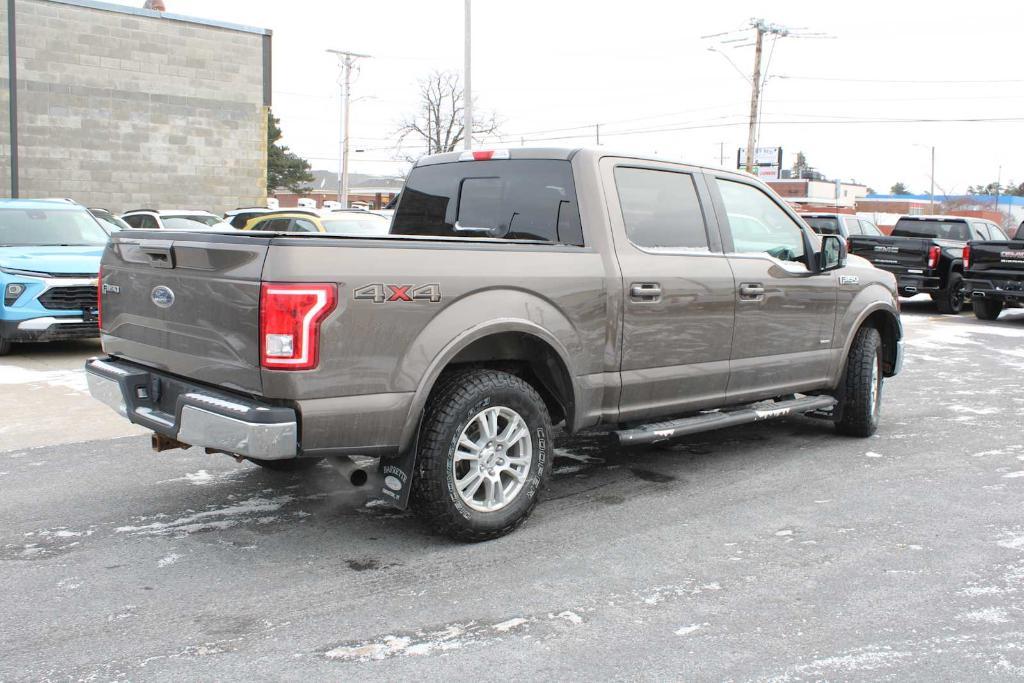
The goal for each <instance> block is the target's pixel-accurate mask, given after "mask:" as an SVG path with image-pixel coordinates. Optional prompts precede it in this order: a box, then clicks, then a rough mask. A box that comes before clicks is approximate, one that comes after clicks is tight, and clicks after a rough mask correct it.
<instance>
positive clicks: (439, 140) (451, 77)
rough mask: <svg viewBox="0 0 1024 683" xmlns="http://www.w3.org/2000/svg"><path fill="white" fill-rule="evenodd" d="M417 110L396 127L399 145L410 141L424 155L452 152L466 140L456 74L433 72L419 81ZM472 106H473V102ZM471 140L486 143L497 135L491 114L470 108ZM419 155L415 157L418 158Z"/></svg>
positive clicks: (459, 87)
mask: <svg viewBox="0 0 1024 683" xmlns="http://www.w3.org/2000/svg"><path fill="white" fill-rule="evenodd" d="M419 88H420V105H419V110H418V111H417V112H416V113H415V114H413V115H412V116H409V117H406V118H405V119H403V120H402V122H401V124H400V125H399V128H398V131H397V134H398V145H399V147H401V145H402V144H403V143H406V142H408V141H410V140H411V141H412V143H415V146H416V147H417V148H424V150H425V153H427V154H437V153H439V152H453V151H455V150H456V149H458V147H459V145H460V144H461V143H462V141H463V139H465V137H466V131H465V127H464V119H463V89H462V81H461V79H460V78H459V75H458V74H457V73H454V72H451V71H435V72H433V73H432V74H430V75H429V76H427V77H426V78H424V79H422V80H420V83H419ZM473 104H474V105H475V104H476V99H475V98H474V100H473ZM473 112H474V114H475V116H474V118H473V140H474V141H476V140H481V141H482V140H486V139H487V137H489V136H491V135H494V134H496V133H497V131H498V127H499V123H498V117H497V116H496V115H495V114H494V112H490V113H488V112H482V111H480V110H479V109H478V108H477V107H476V106H474V107H473ZM422 154H423V152H420V153H418V154H416V155H414V156H421V155H422Z"/></svg>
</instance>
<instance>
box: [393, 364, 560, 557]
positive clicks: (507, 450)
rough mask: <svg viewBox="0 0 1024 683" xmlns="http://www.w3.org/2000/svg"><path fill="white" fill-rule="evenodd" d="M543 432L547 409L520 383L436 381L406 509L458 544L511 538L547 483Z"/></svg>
mask: <svg viewBox="0 0 1024 683" xmlns="http://www.w3.org/2000/svg"><path fill="white" fill-rule="evenodd" d="M550 433H551V418H550V417H549V415H548V410H547V406H546V405H545V404H544V400H543V399H542V398H541V396H540V394H538V393H537V391H536V389H534V388H533V387H532V386H530V384H529V383H527V382H526V381H524V380H523V379H521V378H519V377H516V376H515V375H512V374H509V373H507V372H499V371H496V370H479V369H478V370H468V371H464V372H456V373H452V374H450V375H448V376H446V377H443V378H442V379H441V380H440V381H439V383H438V386H437V388H435V389H434V391H433V393H432V394H431V397H430V400H429V401H428V402H427V407H426V410H425V412H424V417H423V424H422V426H421V431H420V440H419V453H418V456H417V459H416V474H415V477H414V478H413V489H412V505H413V508H414V509H415V510H416V512H417V513H418V514H419V515H420V516H421V517H422V518H423V519H424V520H425V521H426V522H427V524H428V525H429V526H430V527H431V528H432V529H434V530H435V531H437V532H438V533H441V534H445V535H447V536H450V537H451V538H454V539H457V540H460V541H486V540H489V539H492V538H498V537H500V536H504V535H505V534H508V533H510V532H511V531H513V530H515V529H516V528H517V527H518V526H519V525H520V524H522V523H523V522H525V521H526V519H527V517H529V516H530V513H531V512H533V508H534V507H536V505H537V501H538V498H539V495H540V491H541V489H542V488H543V487H544V486H545V484H546V483H547V480H548V477H549V476H550V473H551V463H552V460H553V455H552V453H551V452H550V449H551V438H550Z"/></svg>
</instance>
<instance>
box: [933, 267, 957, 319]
mask: <svg viewBox="0 0 1024 683" xmlns="http://www.w3.org/2000/svg"><path fill="white" fill-rule="evenodd" d="M933 298H934V299H935V303H936V305H937V306H938V307H939V313H943V314H945V315H958V314H959V313H960V311H962V310H963V309H964V276H963V275H961V274H960V273H950V274H949V279H948V280H947V281H946V288H945V289H943V290H941V291H939V292H938V293H937V294H936V295H935V296H934V297H933Z"/></svg>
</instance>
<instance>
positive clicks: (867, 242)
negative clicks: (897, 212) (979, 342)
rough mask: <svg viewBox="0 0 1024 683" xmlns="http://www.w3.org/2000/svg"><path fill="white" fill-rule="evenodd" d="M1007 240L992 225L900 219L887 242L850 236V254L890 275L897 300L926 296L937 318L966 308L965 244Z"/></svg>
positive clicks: (955, 219)
mask: <svg viewBox="0 0 1024 683" xmlns="http://www.w3.org/2000/svg"><path fill="white" fill-rule="evenodd" d="M972 239H1006V235H1005V234H1004V233H1003V232H1002V229H1001V228H1000V227H999V226H998V225H996V224H995V223H992V222H991V221H987V220H983V219H980V218H964V217H962V216H934V215H929V216H901V217H900V219H899V220H898V221H896V226H895V227H894V228H893V230H892V233H891V234H890V235H889V236H888V237H884V236H883V237H868V236H851V237H850V240H849V244H850V253H852V254H855V255H857V256H863V257H864V258H866V259H867V260H869V261H871V262H872V263H874V264H875V265H876V266H877V267H879V268H881V269H882V270H887V271H889V272H890V273H893V274H894V275H895V276H896V278H897V281H898V283H899V292H900V295H901V296H914V295H915V294H929V295H931V297H932V300H933V301H934V302H935V305H936V306H937V307H938V309H939V312H940V313H947V314H958V313H960V311H961V310H963V306H964V300H965V297H964V261H963V251H964V246H965V245H966V244H967V242H968V240H972Z"/></svg>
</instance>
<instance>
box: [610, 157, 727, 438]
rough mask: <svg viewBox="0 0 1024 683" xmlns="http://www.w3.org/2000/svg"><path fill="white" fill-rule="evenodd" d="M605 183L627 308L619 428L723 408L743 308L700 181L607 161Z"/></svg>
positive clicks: (667, 169)
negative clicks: (736, 321)
mask: <svg viewBox="0 0 1024 683" xmlns="http://www.w3.org/2000/svg"><path fill="white" fill-rule="evenodd" d="M602 176H603V181H604V185H605V190H606V192H605V194H606V196H607V197H608V203H609V214H610V218H611V223H612V234H613V237H614V240H615V251H616V254H617V257H618V261H619V267H620V269H621V272H622V286H623V289H624V297H623V299H624V302H625V303H624V305H623V312H622V316H623V332H622V363H621V378H622V391H621V395H620V405H619V410H620V412H619V416H620V419H622V420H630V419H642V418H648V417H656V416H659V415H671V414H674V413H675V414H678V413H682V412H686V411H688V410H694V409H698V408H701V407H704V406H707V405H715V404H720V403H721V402H722V401H723V399H724V397H725V391H726V386H727V383H728V378H729V355H730V349H731V347H732V326H733V318H734V315H735V307H736V304H735V299H734V297H733V290H734V281H733V276H732V270H731V268H730V267H729V261H728V259H727V258H726V257H725V255H724V253H723V252H722V245H721V238H720V236H719V235H718V231H717V228H716V226H715V223H714V220H713V213H712V211H713V210H712V209H711V203H710V197H709V195H708V194H707V187H706V184H705V181H704V177H703V175H702V174H701V172H700V171H699V170H697V169H693V168H689V167H684V166H678V165H674V164H659V163H653V162H637V161H633V160H625V159H611V158H609V159H605V160H603V162H602ZM709 215H711V216H712V219H711V220H708V216H709Z"/></svg>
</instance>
